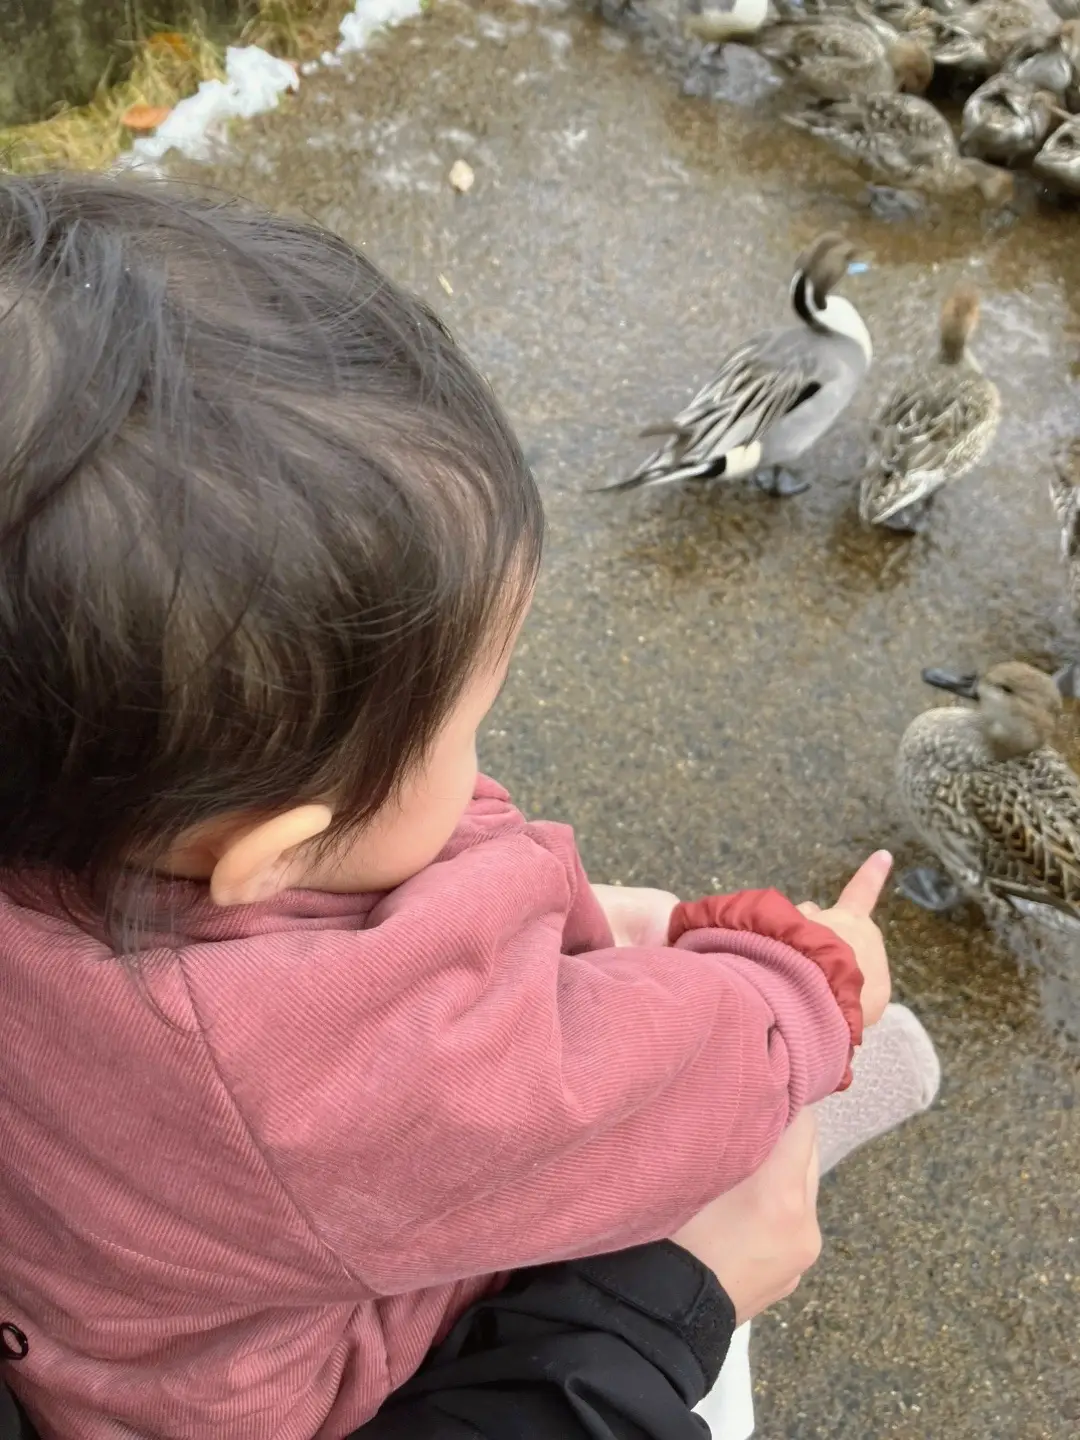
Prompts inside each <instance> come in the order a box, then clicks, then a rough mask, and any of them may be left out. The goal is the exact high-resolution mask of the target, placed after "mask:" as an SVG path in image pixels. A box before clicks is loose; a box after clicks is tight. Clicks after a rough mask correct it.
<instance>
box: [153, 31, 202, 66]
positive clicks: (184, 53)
mask: <svg viewBox="0 0 1080 1440" xmlns="http://www.w3.org/2000/svg"><path fill="white" fill-rule="evenodd" d="M146 43H147V44H148V45H149V46H150V48H151V49H152V50H174V51H175V52H176V54H177V55H179V56H180V58H181V60H190V59H191V46H190V45H189V44H188V42H187V41H186V40H185V39H184V37H183V35H180V34H178V33H177V32H176V31H175V30H159V31H158V32H157V33H156V34H155V35H151V36H150V39H149V40H148V41H147V42H146Z"/></svg>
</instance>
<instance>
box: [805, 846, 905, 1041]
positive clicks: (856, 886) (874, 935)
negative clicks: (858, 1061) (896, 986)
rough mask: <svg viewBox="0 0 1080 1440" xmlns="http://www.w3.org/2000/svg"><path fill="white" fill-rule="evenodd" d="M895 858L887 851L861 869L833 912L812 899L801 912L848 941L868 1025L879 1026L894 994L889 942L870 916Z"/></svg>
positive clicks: (852, 878) (882, 851)
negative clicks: (859, 975)
mask: <svg viewBox="0 0 1080 1440" xmlns="http://www.w3.org/2000/svg"><path fill="white" fill-rule="evenodd" d="M892 863H893V861H892V856H891V855H890V854H889V852H888V851H887V850H879V851H878V852H877V854H876V855H871V856H870V859H869V860H867V861H865V862H864V863H863V864H862V865H860V866H859V868H858V870H856V872H855V874H854V875H853V876H852V877H851V879H850V880H849V881H848V883H847V884H846V885H845V886H844V890H843V894H842V895H841V896H840V899H839V900H838V901H837V902H836V904H835V905H834V906H833V907H832V909H831V910H822V909H821V908H820V907H819V906H817V905H815V904H814V903H813V901H811V900H808V901H806V903H805V904H803V905H800V906H799V909H800V910H801V911H802V913H803V914H804V915H805V916H807V917H808V918H809V919H811V920H815V921H816V922H817V923H818V924H819V925H827V926H828V927H829V929H830V930H832V931H833V932H834V933H835V934H837V935H839V936H840V939H841V940H846V941H847V943H848V944H849V945H850V946H851V948H852V950H854V951H855V963H856V964H857V965H858V967H859V969H860V970H861V971H862V976H863V988H862V1012H863V1024H864V1025H876V1024H877V1022H878V1021H879V1020H880V1019H881V1017H882V1014H883V1013H884V1010H885V1006H886V1005H887V1004H888V1003H889V996H890V995H891V994H892V981H891V979H890V978H889V958H888V956H887V955H886V954H885V941H884V940H883V939H882V936H881V931H880V930H879V929H878V927H877V926H876V925H875V924H874V922H873V920H871V918H870V916H871V914H872V912H873V909H874V906H875V905H876V904H877V902H878V899H879V897H880V895H881V892H882V890H883V889H884V888H885V881H886V880H887V879H888V878H889V872H890V871H891V870H892Z"/></svg>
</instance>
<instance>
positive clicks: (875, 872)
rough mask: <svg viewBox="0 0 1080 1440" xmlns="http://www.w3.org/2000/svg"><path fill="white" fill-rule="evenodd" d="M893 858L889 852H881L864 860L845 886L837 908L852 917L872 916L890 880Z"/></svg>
mask: <svg viewBox="0 0 1080 1440" xmlns="http://www.w3.org/2000/svg"><path fill="white" fill-rule="evenodd" d="M892 863H893V858H892V856H891V855H890V854H889V852H888V851H887V850H879V851H878V852H877V854H876V855H871V856H870V859H869V860H864V861H863V863H862V864H861V865H860V866H859V868H858V870H856V871H855V874H854V875H853V876H852V877H851V879H850V880H849V881H848V883H847V884H846V885H845V886H844V889H843V893H842V894H841V896H840V899H839V900H838V901H837V902H836V904H837V908H838V909H841V910H847V911H848V912H849V913H850V914H852V915H871V914H872V913H873V909H874V906H875V905H876V904H877V902H878V900H879V899H880V898H881V892H882V890H884V888H885V881H886V880H888V878H889V872H890V870H891V869H892Z"/></svg>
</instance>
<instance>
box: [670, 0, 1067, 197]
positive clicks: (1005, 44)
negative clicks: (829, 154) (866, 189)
mask: <svg viewBox="0 0 1080 1440" xmlns="http://www.w3.org/2000/svg"><path fill="white" fill-rule="evenodd" d="M690 3H691V4H692V5H695V6H699V7H701V8H697V9H694V10H692V11H690V12H689V13H687V14H686V15H685V16H684V17H683V24H684V28H685V29H686V30H687V31H688V32H689V33H690V34H691V35H693V36H695V37H696V38H697V39H698V40H699V41H701V42H703V43H704V44H705V46H706V47H709V48H710V49H718V48H719V47H722V46H723V45H724V44H726V43H727V42H728V41H730V40H737V41H739V42H740V43H743V44H747V45H753V46H754V47H755V48H756V49H757V50H758V51H759V53H760V54H762V55H763V56H765V57H766V59H768V60H769V61H770V62H771V63H772V64H773V65H774V66H775V67H776V68H777V69H778V70H779V71H780V72H781V73H782V74H783V75H784V76H785V77H786V78H787V79H788V80H789V81H790V82H791V84H792V86H793V87H794V88H795V89H796V90H797V91H798V92H800V93H801V96H802V101H801V103H799V104H797V105H796V106H795V108H793V109H792V110H790V111H789V112H788V113H787V114H786V115H785V116H784V119H785V120H786V121H787V123H788V124H790V125H793V126H795V127H796V128H797V129H799V130H803V131H806V132H807V133H809V134H811V135H815V136H817V137H818V138H819V139H820V140H822V141H823V142H824V143H825V144H827V145H828V146H829V147H830V148H831V149H832V150H833V151H835V152H836V153H837V154H838V155H840V156H841V157H842V158H843V159H844V160H846V161H847V162H848V163H849V164H850V165H852V166H853V167H854V168H855V169H856V170H857V171H858V172H859V173H860V174H861V175H862V176H863V177H864V178H865V179H867V180H868V181H870V182H871V183H873V184H875V185H881V186H887V187H890V188H892V189H901V190H904V189H915V190H920V191H923V192H926V193H935V194H952V193H956V192H958V191H962V190H976V191H977V192H978V193H979V194H980V195H981V196H982V197H983V199H984V200H986V201H987V202H989V203H992V204H995V205H1002V204H1005V203H1006V202H1007V201H1008V200H1009V199H1010V198H1011V197H1012V195H1013V192H1014V172H1015V171H1016V169H1017V168H1019V167H1024V166H1027V167H1030V169H1031V171H1032V172H1033V173H1034V175H1035V176H1036V178H1037V179H1038V180H1039V181H1040V182H1041V183H1042V184H1043V185H1045V186H1047V187H1048V188H1050V189H1051V190H1052V191H1054V192H1056V193H1057V194H1059V195H1074V196H1080V0H925V3H920V0H775V5H776V7H777V8H776V9H775V10H771V9H770V0H690ZM932 82H933V84H934V88H935V91H941V90H943V89H945V90H947V91H948V92H949V94H950V95H951V96H952V97H958V96H959V95H962V94H966V98H965V99H964V101H963V111H962V115H961V118H960V127H959V135H957V133H956V132H955V131H954V129H953V126H952V125H951V124H950V123H949V121H948V120H947V119H946V117H945V116H944V115H943V114H942V112H941V110H940V109H938V107H937V106H936V105H934V104H933V103H932V102H931V101H930V100H929V99H927V98H926V91H927V90H928V89H929V88H930V86H931V83H932Z"/></svg>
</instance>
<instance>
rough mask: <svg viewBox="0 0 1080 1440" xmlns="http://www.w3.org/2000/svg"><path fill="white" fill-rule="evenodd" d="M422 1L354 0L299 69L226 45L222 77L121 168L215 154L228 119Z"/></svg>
mask: <svg viewBox="0 0 1080 1440" xmlns="http://www.w3.org/2000/svg"><path fill="white" fill-rule="evenodd" d="M422 9H423V4H422V0H356V4H355V6H354V8H353V9H352V10H351V11H350V12H349V14H348V15H346V16H345V18H344V19H343V20H342V22H341V26H340V32H341V40H340V42H339V43H338V47H337V49H336V50H324V51H323V53H322V55H321V56H320V57H319V59H318V60H309V61H307V62H306V63H305V64H304V65H301V66H300V67H299V69H297V68H296V67H295V66H293V65H290V64H289V62H288V61H287V60H279V59H278V58H277V57H276V56H275V55H271V54H269V52H268V51H266V50H263V49H262V48H261V47H260V46H258V45H230V46H229V48H228V50H226V52H225V76H226V78H225V79H224V80H204V81H203V83H202V84H201V85H200V86H199V88H198V90H197V91H196V92H195V94H194V95H188V96H187V97H186V98H185V99H183V100H181V101H179V103H178V104H177V105H175V106H174V107H173V109H172V111H171V112H170V113H169V115H168V116H167V118H166V119H165V120H163V121H162V123H161V124H160V125H159V126H158V127H157V129H156V130H155V131H154V133H153V135H144V136H140V138H139V139H137V140H136V141H135V143H134V145H133V146H132V147H131V151H130V152H129V154H127V155H125V156H124V157H122V159H121V161H120V162H119V166H120V167H121V168H122V167H126V166H140V165H142V166H147V167H152V166H154V164H155V162H156V161H158V160H160V159H162V157H163V156H165V155H167V154H168V153H169V151H170V150H179V152H180V153H181V155H186V156H187V158H188V159H189V160H210V159H212V158H213V153H214V142H215V141H216V140H217V139H218V138H219V137H220V135H221V132H222V131H223V130H224V128H225V126H226V124H227V123H228V122H229V121H230V120H246V119H250V118H251V116H253V115H262V114H263V113H264V112H265V111H267V110H274V109H276V108H277V103H278V100H279V98H280V97H281V95H282V94H284V92H285V91H286V90H295V89H296V87H297V85H298V84H299V81H300V76H301V75H303V76H309V75H314V74H315V72H316V71H317V70H318V69H319V66H320V65H323V66H326V67H333V66H337V65H341V64H342V63H343V62H342V58H341V57H342V56H343V55H350V54H354V53H356V52H357V51H360V50H363V49H365V48H366V46H367V42H368V40H369V39H370V38H371V36H372V35H373V34H374V33H375V32H376V31H377V30H382V29H384V28H386V27H388V26H391V25H397V24H398V23H399V22H400V21H402V20H409V19H411V18H412V16H414V15H419V14H420V12H421V10H422Z"/></svg>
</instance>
